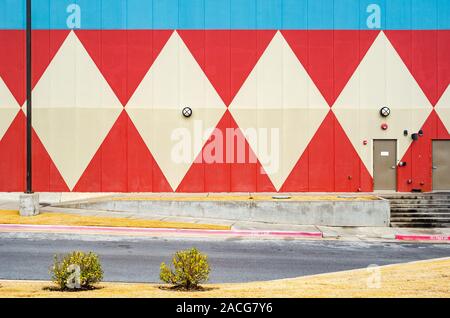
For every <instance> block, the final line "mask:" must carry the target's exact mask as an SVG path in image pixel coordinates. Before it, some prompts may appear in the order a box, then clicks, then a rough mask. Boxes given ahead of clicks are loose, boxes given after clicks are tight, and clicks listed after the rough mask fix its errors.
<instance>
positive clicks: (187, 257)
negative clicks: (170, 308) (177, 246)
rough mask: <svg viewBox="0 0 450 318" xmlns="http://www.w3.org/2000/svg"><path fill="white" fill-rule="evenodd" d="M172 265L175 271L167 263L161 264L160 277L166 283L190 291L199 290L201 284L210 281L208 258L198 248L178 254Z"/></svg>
mask: <svg viewBox="0 0 450 318" xmlns="http://www.w3.org/2000/svg"><path fill="white" fill-rule="evenodd" d="M172 264H173V266H174V269H173V270H172V269H171V268H169V267H168V266H167V265H166V264H165V263H162V264H161V268H160V269H161V270H160V274H159V277H160V278H161V280H162V281H163V282H165V283H168V284H172V285H174V286H175V287H177V288H183V289H187V290H190V289H197V288H199V284H201V283H205V282H207V281H208V277H209V272H210V268H209V263H208V256H206V255H205V254H202V253H200V252H199V251H198V250H197V249H196V248H192V249H190V250H184V251H178V252H176V253H175V255H174V257H173V259H172Z"/></svg>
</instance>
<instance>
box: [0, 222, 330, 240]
mask: <svg viewBox="0 0 450 318" xmlns="http://www.w3.org/2000/svg"><path fill="white" fill-rule="evenodd" d="M0 231H38V232H67V233H84V234H122V235H126V234H129V235H137V234H143V235H145V234H182V235H183V234H184V235H207V236H211V235H217V236H240V237H297V238H300V237H304V238H322V232H301V231H261V230H231V231H228V230H194V229H167V228H135V227H103V226H66V225H24V224H0Z"/></svg>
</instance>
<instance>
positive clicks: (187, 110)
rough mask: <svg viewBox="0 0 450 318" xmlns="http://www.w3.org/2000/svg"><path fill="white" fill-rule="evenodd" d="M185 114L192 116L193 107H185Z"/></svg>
mask: <svg viewBox="0 0 450 318" xmlns="http://www.w3.org/2000/svg"><path fill="white" fill-rule="evenodd" d="M183 116H184V117H186V118H189V117H191V116H192V109H191V108H190V107H185V108H183Z"/></svg>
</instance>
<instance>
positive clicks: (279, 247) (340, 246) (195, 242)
mask: <svg viewBox="0 0 450 318" xmlns="http://www.w3.org/2000/svg"><path fill="white" fill-rule="evenodd" d="M190 247H197V248H199V249H200V250H201V251H202V252H205V253H207V254H208V255H209V259H210V263H211V266H212V273H211V277H210V278H211V279H210V281H211V282H213V283H223V282H249V281H261V280H272V279H280V278H290V277H298V276H303V275H311V274H319V273H326V272H334V271H341V270H348V269H355V268H363V267H367V266H368V265H371V264H377V265H386V264H393V263H404V262H409V261H415V260H422V259H431V258H440V257H450V244H415V243H414V244H409V243H406V244H405V243H383V242H344V241H320V240H317V241H304V240H239V239H227V240H218V239H214V240H213V239H192V238H190V239H181V238H131V237H130V238H124V237H120V238H117V237H106V236H83V237H81V236H74V235H62V234H21V233H20V234H17V233H16V234H6V233H0V279H33V280H34V279H36V280H48V279H49V278H50V276H49V273H48V268H49V267H50V265H51V263H52V259H53V255H54V254H55V253H66V252H69V251H72V250H83V251H94V252H95V253H98V254H99V256H100V258H101V261H102V264H103V269H104V272H105V275H104V278H105V281H123V282H158V281H159V265H160V264H161V262H162V261H166V262H167V261H170V258H171V255H172V253H173V252H175V251H177V250H180V249H185V248H190Z"/></svg>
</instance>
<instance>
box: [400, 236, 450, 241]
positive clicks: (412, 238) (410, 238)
mask: <svg viewBox="0 0 450 318" xmlns="http://www.w3.org/2000/svg"><path fill="white" fill-rule="evenodd" d="M395 239H396V240H399V241H450V235H438V234H436V235H423V234H396V235H395Z"/></svg>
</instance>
